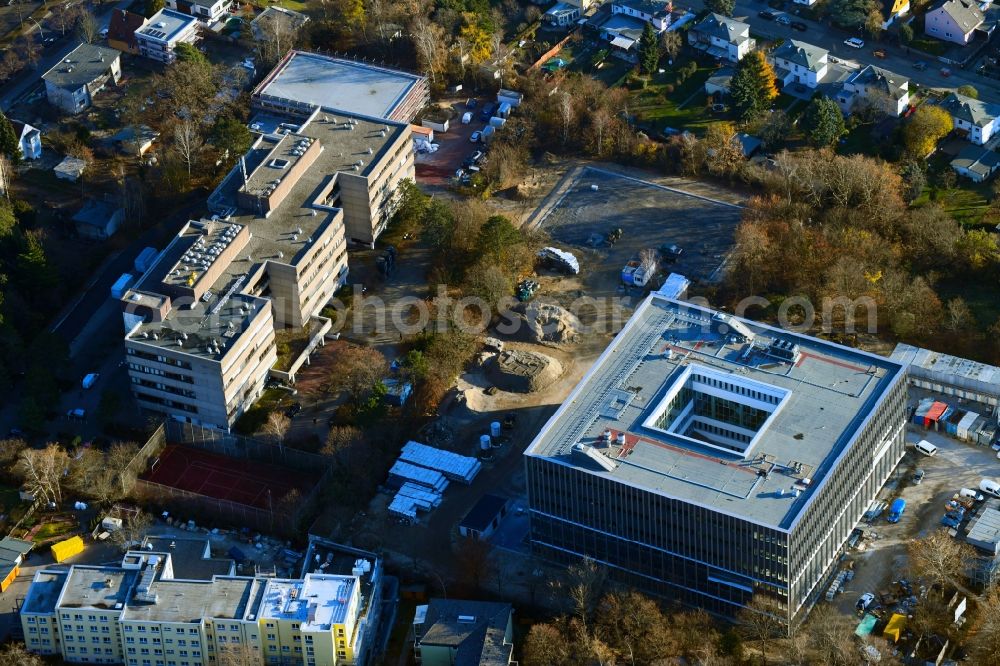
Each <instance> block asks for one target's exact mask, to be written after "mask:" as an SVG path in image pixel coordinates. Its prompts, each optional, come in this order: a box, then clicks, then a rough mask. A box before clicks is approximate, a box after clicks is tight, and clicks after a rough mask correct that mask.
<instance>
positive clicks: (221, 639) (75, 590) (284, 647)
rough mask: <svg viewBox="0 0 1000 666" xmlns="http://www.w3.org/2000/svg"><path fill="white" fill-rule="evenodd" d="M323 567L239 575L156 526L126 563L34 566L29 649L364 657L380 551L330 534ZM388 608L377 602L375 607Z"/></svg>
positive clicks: (128, 655) (102, 658) (205, 656)
mask: <svg viewBox="0 0 1000 666" xmlns="http://www.w3.org/2000/svg"><path fill="white" fill-rule="evenodd" d="M326 548H327V549H328V552H330V553H332V554H333V555H334V556H332V557H330V559H329V561H328V562H327V564H326V566H325V567H324V571H323V572H322V573H305V574H303V577H302V578H301V579H282V578H272V577H258V576H237V575H234V573H233V572H234V571H235V565H234V563H233V562H232V560H226V559H220V558H212V557H211V551H210V545H209V542H208V541H203V540H198V539H182V538H175V537H152V538H149V539H146V540H145V541H144V542H143V544H142V547H141V548H139V549H137V550H134V551H129V552H128V553H126V554H125V556H124V557H123V559H122V562H121V565H119V566H79V565H77V566H72V567H70V568H69V569H67V570H47V571H39V572H38V573H36V574H35V578H34V580H33V581H32V584H31V587H30V588H29V589H28V594H27V596H26V597H25V600H24V604H23V605H22V608H21V625H22V628H23V629H24V636H25V641H26V645H27V647H28V649H29V650H31V651H32V652H36V653H39V654H45V655H59V656H61V657H62V658H63V659H64V660H65V661H66V662H70V663H90V664H126V665H127V666H210V665H214V664H217V663H219V662H220V661H222V656H223V655H224V654H225V653H226V652H227V651H232V652H238V656H239V659H238V661H239V663H245V664H249V663H259V664H267V665H270V664H275V665H279V664H280V665H282V666H284V665H295V666H313V665H316V666H320V665H321V666H340V665H344V666H355V665H357V666H361V665H364V664H367V663H368V659H369V654H370V652H369V648H370V647H371V642H372V640H373V639H374V634H375V632H374V631H368V632H362V631H359V627H365V626H368V625H369V624H370V622H371V620H372V618H371V617H370V615H371V614H372V612H373V609H378V607H379V602H380V601H381V576H382V572H381V563H380V561H379V560H378V558H377V557H376V556H375V555H374V554H372V553H366V552H363V551H357V550H354V549H350V548H344V547H340V546H336V545H327V546H326ZM376 619H377V610H376Z"/></svg>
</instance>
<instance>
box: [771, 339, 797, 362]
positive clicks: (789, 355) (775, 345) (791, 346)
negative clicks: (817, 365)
mask: <svg viewBox="0 0 1000 666" xmlns="http://www.w3.org/2000/svg"><path fill="white" fill-rule="evenodd" d="M765 353H766V354H767V355H768V356H771V357H773V358H776V359H778V360H781V361H785V362H786V363H795V362H796V361H798V359H799V346H798V345H797V344H795V343H794V342H792V341H791V340H782V339H781V338H775V339H774V340H772V341H771V344H769V345H768V346H767V351H766V352H765Z"/></svg>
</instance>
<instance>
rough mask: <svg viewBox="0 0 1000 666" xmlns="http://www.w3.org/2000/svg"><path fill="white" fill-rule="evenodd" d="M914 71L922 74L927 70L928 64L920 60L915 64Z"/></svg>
mask: <svg viewBox="0 0 1000 666" xmlns="http://www.w3.org/2000/svg"><path fill="white" fill-rule="evenodd" d="M913 69H915V70H917V71H918V72H922V71H924V70H925V69H927V63H926V62H924V61H923V60H918V61H916V62H915V63H913Z"/></svg>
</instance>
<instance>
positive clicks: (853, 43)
mask: <svg viewBox="0 0 1000 666" xmlns="http://www.w3.org/2000/svg"><path fill="white" fill-rule="evenodd" d="M844 46H850V47H851V48H852V49H863V48H864V47H865V42H864V40H862V39H858V38H857V37H849V38H848V39H845V40H844Z"/></svg>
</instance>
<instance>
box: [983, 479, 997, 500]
mask: <svg viewBox="0 0 1000 666" xmlns="http://www.w3.org/2000/svg"><path fill="white" fill-rule="evenodd" d="M979 489H980V490H982V491H983V492H984V493H986V494H987V495H993V497H1000V483H997V482H996V481H994V480H993V479H983V480H982V481H980V482H979Z"/></svg>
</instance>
